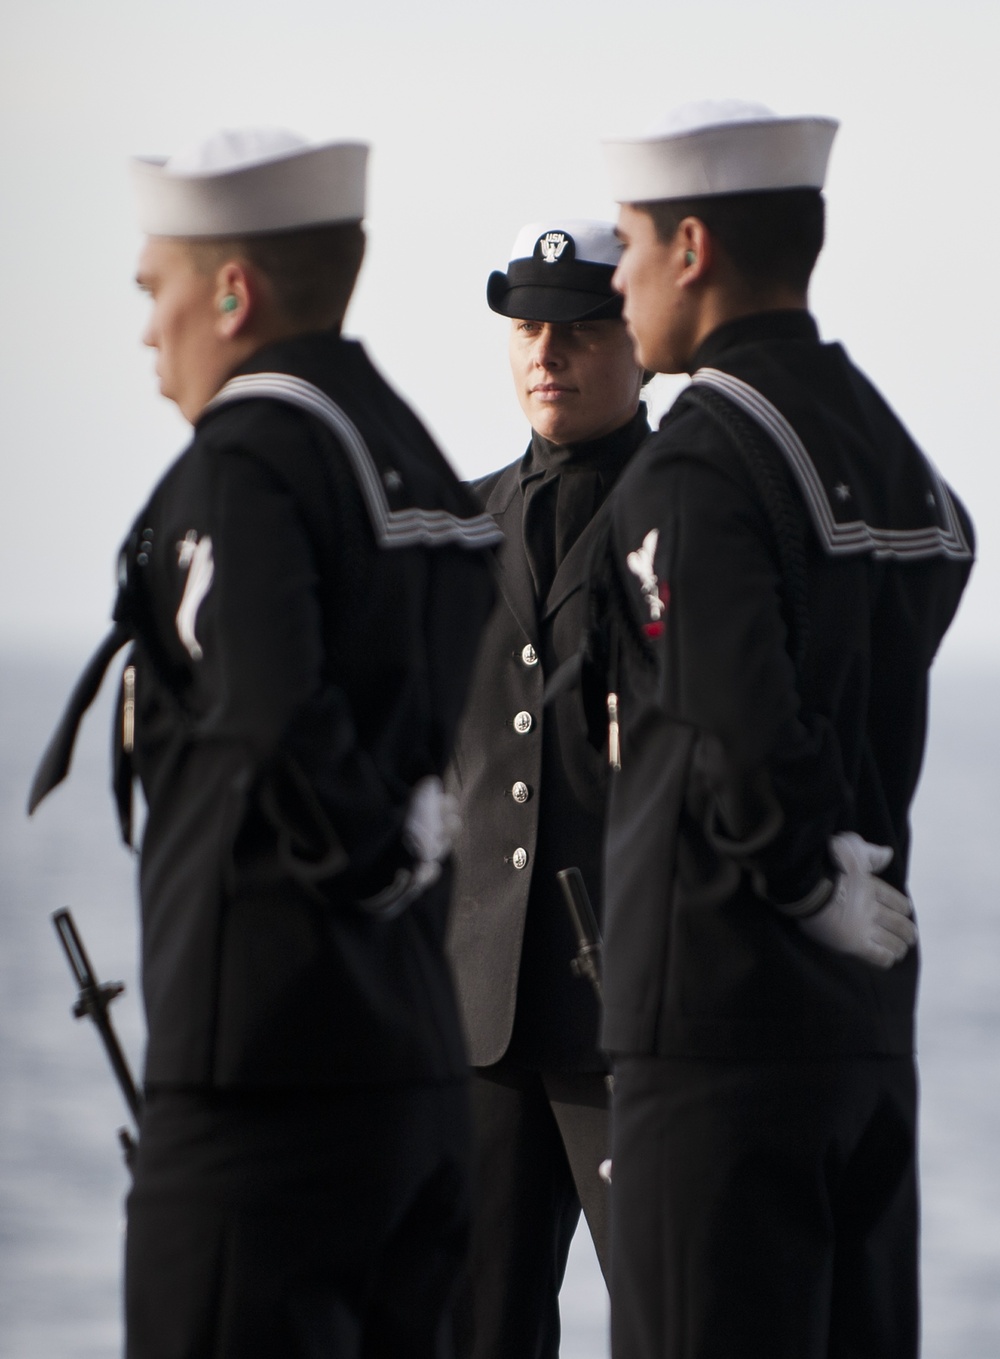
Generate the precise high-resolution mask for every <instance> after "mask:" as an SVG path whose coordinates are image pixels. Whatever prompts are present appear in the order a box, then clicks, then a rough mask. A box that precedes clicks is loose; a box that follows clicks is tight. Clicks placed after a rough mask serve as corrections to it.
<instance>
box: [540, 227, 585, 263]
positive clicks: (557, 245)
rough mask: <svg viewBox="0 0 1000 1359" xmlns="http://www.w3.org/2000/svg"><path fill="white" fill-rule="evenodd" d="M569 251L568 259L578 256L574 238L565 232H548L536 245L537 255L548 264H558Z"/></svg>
mask: <svg viewBox="0 0 1000 1359" xmlns="http://www.w3.org/2000/svg"><path fill="white" fill-rule="evenodd" d="M567 247H568V248H569V249H568V253H567V254H566V258H567V259H568V260H571V259H572V258H573V256H574V255H575V254H576V250H575V248H574V245H573V237H572V236H567V234H566V232H565V231H546V233H545V235H544V236H539V238H538V240H537V242H536V244H535V254H536V255H537V256H540V257H541V258H542V259H543V260H544V262H545V263H546V264H556V263H557V262H558V261H559V260H560V259H561V258H562V256H563V254H564V252H566V250H567Z"/></svg>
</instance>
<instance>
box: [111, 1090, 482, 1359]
mask: <svg viewBox="0 0 1000 1359" xmlns="http://www.w3.org/2000/svg"><path fill="white" fill-rule="evenodd" d="M469 1134H470V1126H469V1116H468V1092H467V1087H466V1085H465V1083H464V1082H462V1083H457V1084H454V1085H442V1086H412V1087H381V1088H380V1087H372V1088H371V1089H364V1090H361V1089H357V1088H355V1089H353V1090H351V1091H348V1092H341V1093H336V1094H330V1095H323V1094H320V1095H316V1094H311V1093H310V1094H303V1093H295V1092H290V1093H289V1092H275V1093H267V1094H263V1095H262V1094H252V1095H251V1094H245V1095H235V1094H220V1093H211V1092H201V1093H182V1092H169V1093H168V1092H166V1091H160V1092H154V1093H153V1094H152V1095H151V1097H150V1098H149V1100H148V1102H147V1105H146V1109H145V1111H144V1115H143V1120H142V1128H141V1135H140V1142H139V1155H138V1161H137V1165H136V1174H135V1184H134V1187H133V1189H132V1193H131V1194H130V1196H129V1201H128V1237H127V1244H126V1263H125V1311H126V1355H127V1359H390V1357H391V1359H400V1357H401V1356H407V1359H411V1356H412V1357H413V1359H416V1356H420V1357H421V1359H450V1356H451V1354H452V1352H453V1351H452V1324H451V1308H452V1304H453V1302H454V1297H455V1293H456V1291H457V1287H458V1283H459V1280H460V1277H461V1270H462V1267H463V1264H464V1257H465V1251H466V1247H467V1242H468V1227H469V1205H470V1171H471V1162H470V1155H469V1144H470V1138H469Z"/></svg>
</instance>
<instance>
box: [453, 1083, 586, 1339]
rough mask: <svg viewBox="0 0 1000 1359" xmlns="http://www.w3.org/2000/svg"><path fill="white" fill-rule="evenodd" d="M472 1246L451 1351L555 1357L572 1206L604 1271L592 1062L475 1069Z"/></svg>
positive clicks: (571, 1230)
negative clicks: (558, 1067)
mask: <svg viewBox="0 0 1000 1359" xmlns="http://www.w3.org/2000/svg"><path fill="white" fill-rule="evenodd" d="M472 1110H473V1124H474V1128H475V1147H476V1177H475V1212H474V1215H473V1233H472V1250H471V1254H470V1265H469V1274H468V1278H467V1281H466V1285H465V1287H464V1288H463V1290H462V1295H461V1297H460V1300H459V1304H458V1307H457V1308H456V1323H457V1325H456V1331H457V1337H458V1344H457V1351H458V1354H459V1355H460V1356H461V1359H556V1356H558V1354H559V1336H560V1326H559V1289H560V1286H561V1285H562V1280H563V1275H564V1273H565V1270H566V1257H567V1255H568V1254H569V1248H570V1243H571V1242H572V1240H573V1233H574V1231H575V1230H576V1225H577V1222H578V1221H579V1217H580V1209H581V1205H582V1208H583V1212H584V1215H585V1217H586V1220H587V1225H588V1226H589V1228H590V1232H591V1236H592V1237H593V1240H594V1246H595V1248H596V1250H597V1256H598V1259H599V1260H600V1262H601V1268H602V1269H604V1270H605V1272H606V1266H607V1254H608V1251H607V1240H608V1188H607V1185H606V1184H605V1183H604V1182H603V1180H601V1178H600V1176H599V1175H598V1167H599V1165H600V1163H601V1162H602V1161H603V1160H604V1159H605V1158H606V1157H607V1155H608V1154H609V1142H610V1129H609V1126H608V1092H607V1086H606V1082H605V1078H604V1076H603V1075H601V1074H600V1073H598V1072H580V1073H572V1072H559V1073H551V1072H537V1071H526V1070H523V1069H521V1068H518V1067H516V1066H514V1065H513V1064H507V1063H504V1062H501V1063H498V1064H497V1065H496V1066H493V1067H487V1068H483V1069H480V1070H477V1071H476V1072H474V1073H473V1082H472Z"/></svg>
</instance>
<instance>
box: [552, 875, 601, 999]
mask: <svg viewBox="0 0 1000 1359" xmlns="http://www.w3.org/2000/svg"><path fill="white" fill-rule="evenodd" d="M556 881H557V882H558V883H559V886H560V887H561V888H562V892H563V897H564V898H565V900H566V909H567V910H568V911H569V916H570V919H571V920H572V922H573V929H574V931H575V932H576V945H577V950H576V957H575V958H574V959H573V960H572V961H571V962H570V967H571V968H572V969H573V971H574V972H575V973H576V975H577V976H578V977H586V978H587V980H588V981H589V982H590V984H591V986H592V987H593V988H594V991H595V993H596V995H597V999H598V1001H601V1002H603V1000H604V992H603V990H602V988H601V948H602V946H603V941H602V940H601V931H600V928H599V926H598V924H597V918H596V916H595V915H594V908H593V906H591V904H590V897H589V895H588V893H587V885H586V883H585V882H584V881H583V874H582V873H581V872H580V870H579V869H578V868H561V869H560V870H559V872H558V873H557V874H556Z"/></svg>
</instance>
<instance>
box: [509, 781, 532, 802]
mask: <svg viewBox="0 0 1000 1359" xmlns="http://www.w3.org/2000/svg"><path fill="white" fill-rule="evenodd" d="M510 795H511V797H512V798H513V799H514V801H515V802H527V800H528V785H527V784H526V783H522V782H521V780H520V779H518V781H517V783H515V784H514V787H513V788H512V789H511V790H510Z"/></svg>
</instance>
